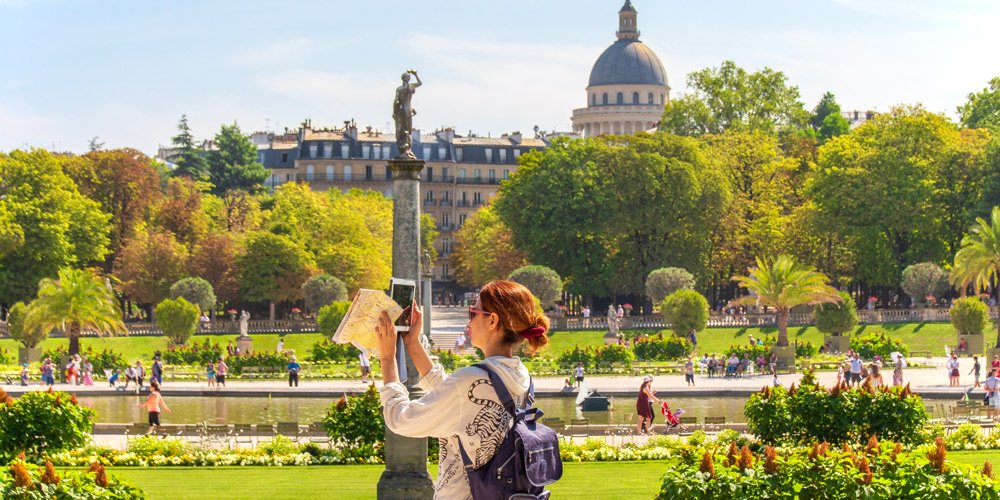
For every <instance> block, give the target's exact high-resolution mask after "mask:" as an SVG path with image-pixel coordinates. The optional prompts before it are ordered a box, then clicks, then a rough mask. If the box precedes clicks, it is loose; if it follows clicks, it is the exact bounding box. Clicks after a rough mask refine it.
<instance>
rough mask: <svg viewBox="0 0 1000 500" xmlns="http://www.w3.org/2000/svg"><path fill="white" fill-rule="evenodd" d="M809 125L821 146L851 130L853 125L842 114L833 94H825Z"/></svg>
mask: <svg viewBox="0 0 1000 500" xmlns="http://www.w3.org/2000/svg"><path fill="white" fill-rule="evenodd" d="M809 125H811V126H812V128H813V130H814V131H815V132H816V135H817V136H818V138H819V142H820V144H822V143H824V142H826V141H828V140H830V139H832V138H834V137H836V136H838V135H844V134H846V133H847V132H849V131H850V130H851V124H850V122H848V121H847V118H844V116H843V115H841V114H840V104H837V98H836V97H834V95H833V92H827V93H825V94H823V97H822V98H821V99H820V100H819V104H817V105H816V109H814V110H813V113H812V115H811V116H810V117H809Z"/></svg>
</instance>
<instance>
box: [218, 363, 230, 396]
mask: <svg viewBox="0 0 1000 500" xmlns="http://www.w3.org/2000/svg"><path fill="white" fill-rule="evenodd" d="M228 374H229V366H228V365H226V362H225V361H223V360H222V358H219V361H218V362H217V363H215V388H216V390H218V388H219V387H225V386H226V375H228Z"/></svg>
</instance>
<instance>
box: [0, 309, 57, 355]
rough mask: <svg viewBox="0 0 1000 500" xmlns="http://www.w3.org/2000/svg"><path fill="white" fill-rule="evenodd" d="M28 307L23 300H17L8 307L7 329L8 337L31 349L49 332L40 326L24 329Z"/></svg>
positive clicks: (46, 336)
mask: <svg viewBox="0 0 1000 500" xmlns="http://www.w3.org/2000/svg"><path fill="white" fill-rule="evenodd" d="M28 307H29V306H26V305H24V303H23V302H18V303H16V304H14V305H13V306H11V307H10V310H9V311H7V330H8V332H9V333H10V338H12V339H14V340H16V341H17V342H18V343H20V344H21V345H23V346H24V347H26V348H28V349H31V348H34V347H37V346H38V344H40V343H41V342H42V341H43V340H45V339H46V338H48V336H49V332H47V331H45V330H43V329H41V328H35V329H34V330H31V331H30V332H29V331H25V329H24V317H25V315H27V314H28Z"/></svg>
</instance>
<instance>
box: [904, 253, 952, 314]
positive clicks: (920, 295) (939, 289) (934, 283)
mask: <svg viewBox="0 0 1000 500" xmlns="http://www.w3.org/2000/svg"><path fill="white" fill-rule="evenodd" d="M902 278H903V280H902V282H901V283H900V284H899V286H900V288H902V289H903V291H904V292H906V295H909V296H910V299H911V300H913V303H914V304H923V303H925V302H927V301H928V298H929V297H931V296H938V295H940V294H941V293H943V292H946V291H948V289H949V288H950V286H949V285H948V273H946V272H945V271H944V270H943V269H941V267H940V266H938V265H937V264H934V263H931V262H921V263H919V264H912V265H909V266H906V269H903V275H902Z"/></svg>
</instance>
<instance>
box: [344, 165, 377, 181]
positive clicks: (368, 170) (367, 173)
mask: <svg viewBox="0 0 1000 500" xmlns="http://www.w3.org/2000/svg"><path fill="white" fill-rule="evenodd" d="M348 168H351V166H350V165H348V166H346V167H344V169H345V170H346V169H348ZM365 179H368V180H372V166H371V165H365Z"/></svg>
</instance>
